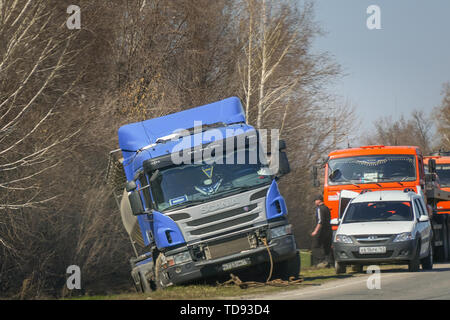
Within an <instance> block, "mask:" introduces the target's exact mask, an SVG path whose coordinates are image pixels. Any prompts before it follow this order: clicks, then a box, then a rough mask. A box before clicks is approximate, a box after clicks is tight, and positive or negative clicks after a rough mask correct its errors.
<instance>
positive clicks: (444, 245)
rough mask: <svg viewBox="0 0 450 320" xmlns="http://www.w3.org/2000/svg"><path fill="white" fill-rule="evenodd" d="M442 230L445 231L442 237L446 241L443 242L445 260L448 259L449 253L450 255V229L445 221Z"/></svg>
mask: <svg viewBox="0 0 450 320" xmlns="http://www.w3.org/2000/svg"><path fill="white" fill-rule="evenodd" d="M442 232H443V235H442V239H443V242H444V244H443V250H444V255H443V257H442V258H443V260H444V261H448V258H449V255H450V254H449V247H450V245H449V234H448V232H449V230H448V226H447V224H446V223H444V225H443V230H442Z"/></svg>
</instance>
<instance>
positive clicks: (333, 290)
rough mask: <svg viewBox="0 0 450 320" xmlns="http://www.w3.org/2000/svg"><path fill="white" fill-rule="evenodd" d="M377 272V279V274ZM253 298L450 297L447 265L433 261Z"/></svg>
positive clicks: (424, 298) (449, 269)
mask: <svg viewBox="0 0 450 320" xmlns="http://www.w3.org/2000/svg"><path fill="white" fill-rule="evenodd" d="M364 270H365V269H364ZM377 275H379V278H377V277H376V276H377ZM368 283H369V284H368ZM369 287H371V288H372V289H369ZM252 298H255V299H261V300H263V299H269V300H279V299H281V300H311V299H313V300H340V299H344V300H391V299H396V300H403V299H407V300H427V299H431V300H432V299H439V300H441V299H444V300H450V264H449V263H445V264H443V263H440V264H435V265H434V268H433V270H431V271H422V270H421V271H420V272H414V273H412V272H408V271H407V270H405V269H391V270H381V272H380V273H378V274H376V273H371V274H367V273H364V274H361V275H358V276H357V277H352V278H346V279H339V280H333V281H330V282H326V283H324V284H322V285H321V286H313V287H305V288H300V289H295V290H290V291H283V292H279V293H274V294H270V295H264V296H258V297H252Z"/></svg>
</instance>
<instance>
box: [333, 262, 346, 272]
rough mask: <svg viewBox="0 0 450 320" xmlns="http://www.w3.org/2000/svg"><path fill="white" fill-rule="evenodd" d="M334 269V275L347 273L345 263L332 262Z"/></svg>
mask: <svg viewBox="0 0 450 320" xmlns="http://www.w3.org/2000/svg"><path fill="white" fill-rule="evenodd" d="M334 269H335V270H336V274H344V273H346V272H347V266H346V265H345V263H342V262H338V261H335V262H334Z"/></svg>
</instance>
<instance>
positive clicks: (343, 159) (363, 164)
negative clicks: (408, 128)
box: [314, 145, 450, 260]
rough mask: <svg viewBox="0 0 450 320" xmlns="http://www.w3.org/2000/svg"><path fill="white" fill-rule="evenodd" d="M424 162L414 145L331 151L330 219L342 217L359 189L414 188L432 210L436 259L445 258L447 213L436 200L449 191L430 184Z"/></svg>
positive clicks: (327, 185)
mask: <svg viewBox="0 0 450 320" xmlns="http://www.w3.org/2000/svg"><path fill="white" fill-rule="evenodd" d="M424 161H425V157H424V156H423V154H422V152H421V151H420V149H419V148H418V147H416V146H383V145H377V146H362V147H358V148H350V149H343V150H336V151H332V152H331V153H330V154H329V155H328V158H327V161H326V163H325V174H324V176H325V177H324V193H323V198H324V203H325V204H326V206H327V207H328V208H329V209H330V211H331V219H334V218H341V217H342V214H343V213H344V211H345V208H346V207H347V204H348V203H349V202H350V201H351V199H353V198H354V197H355V195H357V194H360V193H362V192H369V191H379V190H403V191H414V192H415V193H417V194H420V195H422V196H423V197H424V200H425V203H427V204H429V205H430V209H432V211H431V210H430V215H431V216H432V222H433V228H434V232H433V233H434V237H435V238H434V243H433V244H434V253H435V256H436V259H440V260H444V259H445V260H447V259H448V256H449V252H448V251H449V250H448V243H449V231H448V230H450V227H449V224H450V219H449V216H450V215H447V214H439V215H438V214H436V213H437V208H436V205H437V203H438V200H446V199H448V200H450V192H445V191H444V190H442V189H440V187H439V186H438V185H437V184H436V183H435V184H433V183H431V181H432V180H433V179H432V173H426V172H425V165H424V164H425V163H424ZM432 162H434V161H432ZM438 167H439V166H438ZM449 167H450V166H449ZM439 168H440V167H439ZM432 169H434V168H432ZM314 172H315V174H314V179H315V180H316V181H315V182H314V184H315V185H318V182H317V174H316V172H317V170H314ZM434 180H437V179H436V178H434ZM439 203H440V202H439ZM436 226H437V229H435V228H436ZM333 229H334V230H336V229H337V227H336V226H333Z"/></svg>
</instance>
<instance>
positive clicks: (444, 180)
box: [436, 164, 450, 187]
mask: <svg viewBox="0 0 450 320" xmlns="http://www.w3.org/2000/svg"><path fill="white" fill-rule="evenodd" d="M436 173H437V175H438V177H439V183H440V185H441V187H450V164H437V165H436Z"/></svg>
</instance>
